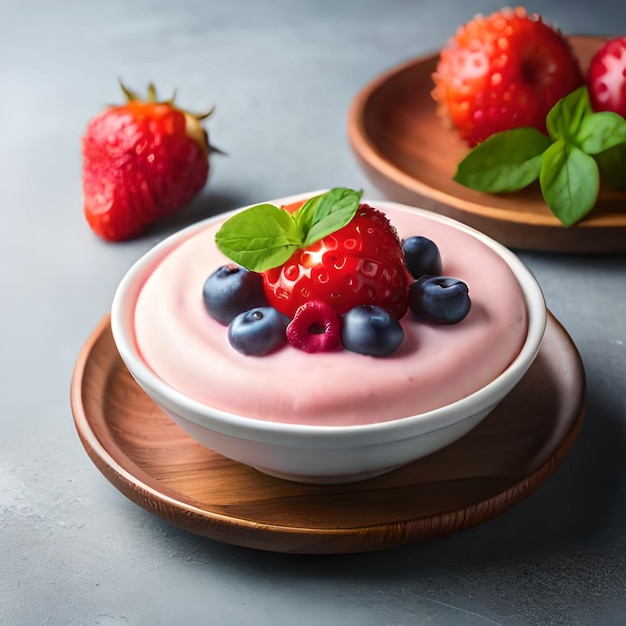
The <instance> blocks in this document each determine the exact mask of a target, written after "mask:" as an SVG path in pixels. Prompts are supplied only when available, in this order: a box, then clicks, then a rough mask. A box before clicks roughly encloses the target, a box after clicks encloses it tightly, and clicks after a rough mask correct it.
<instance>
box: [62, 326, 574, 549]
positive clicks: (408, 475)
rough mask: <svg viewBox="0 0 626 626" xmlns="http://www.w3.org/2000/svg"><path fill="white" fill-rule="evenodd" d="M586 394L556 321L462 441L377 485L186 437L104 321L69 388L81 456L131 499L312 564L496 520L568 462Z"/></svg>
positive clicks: (179, 522) (222, 537)
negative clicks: (256, 463) (138, 377)
mask: <svg viewBox="0 0 626 626" xmlns="http://www.w3.org/2000/svg"><path fill="white" fill-rule="evenodd" d="M584 398H585V381H584V372H583V367H582V363H581V360H580V357H579V355H578V352H577V350H576V348H575V346H574V344H573V343H572V341H571V339H570V337H569V335H568V334H567V333H566V331H565V330H564V329H563V328H562V327H561V326H560V325H559V323H558V322H557V321H556V320H555V319H554V318H553V317H552V316H550V317H549V322H548V327H547V332H546V336H545V339H544V342H543V344H542V347H541V350H540V354H539V356H538V358H537V360H536V362H535V363H534V364H533V366H532V368H531V369H530V370H529V372H528V373H527V375H526V376H525V377H524V378H523V379H522V381H521V382H520V383H519V385H518V387H516V388H515V389H514V391H512V392H511V393H510V395H509V396H507V398H505V399H504V401H503V402H502V403H501V404H500V405H499V406H498V407H497V408H496V410H495V411H494V412H493V413H492V414H490V415H489V416H488V417H487V418H486V419H485V420H484V421H483V422H481V424H480V425H479V426H477V427H476V428H475V429H474V430H473V431H472V432H470V433H469V434H468V435H466V436H465V437H464V438H463V439H461V440H459V441H458V442H456V443H454V444H452V445H450V446H448V447H447V448H445V449H444V450H441V451H440V452H437V453H435V454H433V455H431V456H429V457H426V458H423V459H420V460H419V461H416V462H414V463H412V464H411V465H407V466H405V467H403V468H401V469H398V470H395V471H394V472H391V473H389V474H386V475H385V476H380V477H377V478H375V479H372V480H368V481H365V482H361V483H353V484H349V485H332V486H313V485H302V484H298V483H291V482H287V481H283V480H280V479H277V478H272V477H270V476H266V475H264V474H261V473H259V472H257V471H256V470H254V469H252V468H249V467H247V466H244V465H241V464H239V463H236V462H234V461H230V460H228V459H226V458H224V457H221V456H219V455H218V454H216V453H214V452H212V451H211V450H208V449H206V448H204V447H202V446H200V445H199V444H198V443H196V442H195V441H194V440H193V439H191V438H190V437H189V436H188V435H187V434H185V433H184V432H183V431H182V430H181V429H180V428H179V427H178V426H177V425H176V424H175V423H174V422H173V421H172V420H171V419H169V418H168V417H167V416H166V415H165V414H163V413H162V412H161V411H160V410H159V409H158V408H157V407H156V406H155V405H154V404H153V403H152V401H151V400H150V399H149V398H148V397H147V396H146V395H145V393H144V392H143V391H142V390H141V389H140V388H139V387H138V385H137V384H136V383H135V381H134V380H133V378H132V377H131V376H130V374H129V373H128V370H127V369H126V367H125V366H124V364H123V363H122V361H121V359H120V357H119V354H118V352H117V350H116V347H115V344H114V342H113V337H112V334H111V330H110V326H109V318H108V317H106V318H105V319H104V320H102V322H101V323H100V325H99V326H98V327H97V328H96V329H95V331H94V332H93V334H92V335H91V337H90V338H89V339H88V341H87V342H86V343H85V345H84V346H83V348H82V350H81V352H80V355H79V357H78V360H77V363H76V368H75V371H74V375H73V379H72V388H71V402H72V410H73V413H74V419H75V423H76V427H77V430H78V434H79V436H80V438H81V441H82V443H83V445H84V447H85V449H86V451H87V453H88V454H89V456H90V458H91V459H92V461H93V462H94V463H95V465H96V466H97V467H98V468H99V469H100V471H101V472H102V473H103V474H104V475H105V476H106V477H107V478H108V479H109V480H110V481H111V483H113V485H115V487H117V488H118V489H119V490H120V491H121V492H122V493H123V494H125V495H126V496H127V497H128V498H130V499H131V500H132V501H133V502H135V503H137V504H138V505H140V506H142V507H143V508H145V509H147V510H148V511H150V512H152V513H154V514H155V515H158V516H159V517H162V518H164V519H166V520H168V521H169V522H171V523H172V524H175V525H176V526H179V527H180V528H183V529H185V530H187V531H191V532H193V533H197V534H199V535H204V536H206V537H210V538H212V539H216V540H218V541H222V542H226V543H231V544H236V545H240V546H248V547H252V548H260V549H263V550H272V551H280V552H292V553H309V554H314V553H316V554H323V553H339V552H365V551H374V550H382V549H385V548H391V547H395V546H400V545H403V544H407V543H411V542H417V541H422V540H426V539H431V538H434V537H438V536H442V535H446V534H448V533H452V532H455V531H459V530H461V529H464V528H468V527H470V526H473V525H475V524H479V523H480V522H483V521H485V520H488V519H491V518H493V517H494V516H496V515H498V514H500V513H502V512H503V511H505V510H507V509H508V508H510V507H511V506H513V505H514V504H516V503H517V502H519V501H520V500H522V499H523V498H525V497H526V496H528V495H529V494H530V493H532V492H533V491H534V490H535V489H537V487H539V486H540V485H541V484H542V483H543V482H544V481H545V480H546V479H547V478H548V476H550V474H552V472H554V470H555V469H556V468H557V467H558V465H559V464H560V463H561V461H562V460H563V459H564V457H565V456H566V454H567V453H568V451H569V450H570V448H571V446H572V444H573V443H574V440H575V439H576V436H577V434H578V431H579V428H580V426H581V423H582V420H583V414H584V403H585V399H584Z"/></svg>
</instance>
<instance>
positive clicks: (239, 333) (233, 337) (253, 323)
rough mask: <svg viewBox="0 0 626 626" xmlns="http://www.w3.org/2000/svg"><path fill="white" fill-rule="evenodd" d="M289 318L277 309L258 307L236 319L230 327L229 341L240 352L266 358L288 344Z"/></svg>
mask: <svg viewBox="0 0 626 626" xmlns="http://www.w3.org/2000/svg"><path fill="white" fill-rule="evenodd" d="M289 321H290V320H289V318H288V317H287V316H286V315H283V314H282V313H279V312H278V311H277V310H276V309H274V308H272V307H270V306H267V307H256V308H254V309H250V310H249V311H244V312H243V313H240V314H239V315H237V316H236V317H235V319H234V320H233V321H232V322H231V323H230V326H229V327H228V341H230V345H231V346H232V347H233V348H235V350H237V351H238V352H241V353H242V354H246V355H248V356H264V355H266V354H269V353H270V352H274V350H277V349H278V348H280V347H281V346H282V345H283V344H284V343H286V342H287V336H286V334H285V329H286V328H287V324H288V323H289Z"/></svg>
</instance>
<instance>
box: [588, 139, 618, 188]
mask: <svg viewBox="0 0 626 626" xmlns="http://www.w3.org/2000/svg"><path fill="white" fill-rule="evenodd" d="M595 160H596V163H597V164H598V167H599V168H600V181H601V184H602V185H603V186H604V187H608V188H609V189H620V190H621V189H626V143H621V144H619V145H617V146H613V147H612V148H609V149H608V150H604V151H603V152H600V153H598V154H596V155H595Z"/></svg>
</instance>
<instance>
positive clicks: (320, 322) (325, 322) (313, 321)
mask: <svg viewBox="0 0 626 626" xmlns="http://www.w3.org/2000/svg"><path fill="white" fill-rule="evenodd" d="M287 341H288V342H289V343H290V344H291V345H292V346H294V347H296V348H299V349H300V350H304V351H305V352H332V351H334V350H339V349H340V348H341V320H340V319H339V316H338V315H337V314H336V313H335V311H334V309H333V308H332V307H331V306H329V305H328V304H326V303H325V302H322V301H321V300H310V301H309V302H307V303H306V304H303V305H302V306H301V307H300V308H299V309H298V310H297V311H296V314H295V315H294V317H293V319H292V320H291V322H290V323H289V325H288V326H287Z"/></svg>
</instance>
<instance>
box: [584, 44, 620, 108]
mask: <svg viewBox="0 0 626 626" xmlns="http://www.w3.org/2000/svg"><path fill="white" fill-rule="evenodd" d="M587 86H588V88H589V100H590V102H591V107H592V108H593V110H594V111H611V112H613V113H617V114H618V115H621V116H622V117H624V118H626V37H615V38H614V39H610V40H609V41H607V42H606V43H605V44H604V45H603V46H602V47H601V48H600V49H599V50H598V51H597V52H596V53H595V54H594V55H593V57H592V58H591V62H590V64H589V70H588V73H587Z"/></svg>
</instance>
